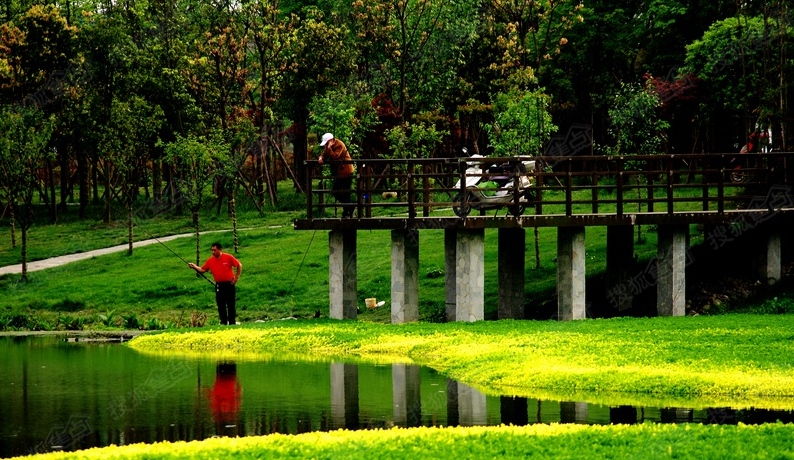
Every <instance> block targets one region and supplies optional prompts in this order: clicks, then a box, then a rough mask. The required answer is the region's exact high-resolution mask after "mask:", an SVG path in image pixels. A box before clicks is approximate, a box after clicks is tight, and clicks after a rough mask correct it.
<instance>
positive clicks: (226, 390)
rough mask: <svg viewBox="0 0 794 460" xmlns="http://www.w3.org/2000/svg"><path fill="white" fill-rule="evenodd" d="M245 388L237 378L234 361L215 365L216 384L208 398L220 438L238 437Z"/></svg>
mask: <svg viewBox="0 0 794 460" xmlns="http://www.w3.org/2000/svg"><path fill="white" fill-rule="evenodd" d="M242 397H243V387H242V385H241V384H240V380H239V379H238V378H237V364H236V363H235V362H234V361H228V362H227V361H220V362H218V364H216V365H215V383H214V384H213V385H212V388H208V389H207V398H208V400H209V404H210V408H211V410H212V419H213V420H214V421H215V433H216V434H217V435H218V436H238V435H239V431H238V429H237V425H238V416H239V414H240V404H241V403H242Z"/></svg>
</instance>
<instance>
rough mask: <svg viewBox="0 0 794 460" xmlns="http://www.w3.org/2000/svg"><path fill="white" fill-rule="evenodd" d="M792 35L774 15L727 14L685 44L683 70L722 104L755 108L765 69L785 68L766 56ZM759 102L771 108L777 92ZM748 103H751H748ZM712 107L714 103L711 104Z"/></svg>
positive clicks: (739, 108)
mask: <svg viewBox="0 0 794 460" xmlns="http://www.w3.org/2000/svg"><path fill="white" fill-rule="evenodd" d="M791 36H792V30H791V28H790V27H787V26H785V25H783V26H781V25H780V24H779V23H778V21H777V19H776V18H774V17H772V18H764V17H762V16H756V17H747V16H740V17H729V18H726V19H723V20H720V21H717V22H715V23H714V24H712V25H711V27H709V29H708V30H707V31H706V32H705V33H704V34H703V37H702V38H700V39H698V40H695V41H694V42H692V43H691V44H690V45H688V46H687V47H686V61H685V66H684V68H683V69H682V70H681V72H682V73H693V74H694V75H696V76H697V77H698V78H700V79H701V80H702V81H704V82H705V83H706V84H707V86H708V88H709V92H710V94H709V96H710V97H711V98H713V101H714V102H717V103H718V104H720V105H721V106H722V107H724V108H727V109H735V110H754V109H756V106H755V104H759V103H761V101H763V100H764V99H765V97H764V96H765V95H764V94H763V93H762V91H763V90H764V88H765V87H766V86H767V85H766V83H765V81H766V78H767V72H770V71H772V72H773V73H774V74H775V75H779V72H785V69H780V68H777V67H778V64H779V62H778V60H777V59H766V56H768V53H769V52H770V49H771V48H772V47H774V46H776V45H777V44H778V42H781V41H783V42H785V41H786V40H788V39H790V37H791ZM771 96H772V98H771V100H766V101H765V102H764V103H763V104H762V107H761V108H762V109H765V110H767V111H768V110H771V109H772V107H771V106H770V104H774V103H776V102H777V101H776V97H777V94H776V93H775V92H773V93H772V94H771ZM748 104H752V105H749V106H748ZM711 109H712V110H714V109H716V107H711Z"/></svg>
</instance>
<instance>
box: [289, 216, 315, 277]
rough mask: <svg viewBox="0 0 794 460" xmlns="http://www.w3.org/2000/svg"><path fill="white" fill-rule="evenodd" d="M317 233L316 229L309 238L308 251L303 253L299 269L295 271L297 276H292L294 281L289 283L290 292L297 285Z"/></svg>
mask: <svg viewBox="0 0 794 460" xmlns="http://www.w3.org/2000/svg"><path fill="white" fill-rule="evenodd" d="M316 234H317V230H316V229H315V230H314V231H313V232H312V237H311V239H310V240H309V246H307V247H306V252H304V253H303V259H301V264H300V265H299V266H298V271H296V272H295V277H294V278H292V283H291V284H290V285H289V290H290V292H291V291H292V288H293V287H295V280H296V279H298V274H299V273H300V272H301V268H303V262H305V261H306V256H307V255H309V248H311V247H312V241H314V235H316Z"/></svg>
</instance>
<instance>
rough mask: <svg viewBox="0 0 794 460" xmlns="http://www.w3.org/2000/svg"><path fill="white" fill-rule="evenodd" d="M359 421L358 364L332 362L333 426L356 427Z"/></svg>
mask: <svg viewBox="0 0 794 460" xmlns="http://www.w3.org/2000/svg"><path fill="white" fill-rule="evenodd" d="M358 422H359V420H358V364H346V363H331V423H332V425H333V428H348V429H356V428H358V425H359V423H358Z"/></svg>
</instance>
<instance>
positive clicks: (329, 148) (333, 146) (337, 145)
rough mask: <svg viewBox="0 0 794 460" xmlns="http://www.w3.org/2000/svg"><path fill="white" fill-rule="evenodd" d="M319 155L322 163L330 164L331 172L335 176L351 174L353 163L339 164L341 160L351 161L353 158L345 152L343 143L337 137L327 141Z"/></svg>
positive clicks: (345, 148) (345, 147)
mask: <svg viewBox="0 0 794 460" xmlns="http://www.w3.org/2000/svg"><path fill="white" fill-rule="evenodd" d="M320 157H321V158H322V159H323V163H328V164H329V165H330V166H331V174H332V175H334V176H335V177H348V176H352V175H353V172H354V168H353V163H346V164H340V162H342V161H352V160H353V159H352V158H351V157H350V154H349V153H348V152H347V146H346V145H345V143H344V142H342V141H340V140H339V139H336V138H334V139H333V140H330V141H328V143H327V144H325V148H324V149H323V153H322V154H320Z"/></svg>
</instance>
